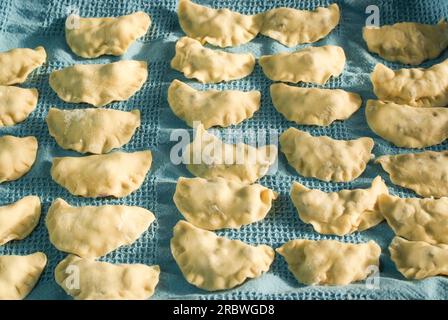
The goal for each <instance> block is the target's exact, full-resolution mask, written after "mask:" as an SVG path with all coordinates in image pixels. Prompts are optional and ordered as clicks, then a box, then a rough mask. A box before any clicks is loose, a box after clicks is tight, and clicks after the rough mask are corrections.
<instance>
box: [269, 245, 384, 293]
mask: <svg viewBox="0 0 448 320" xmlns="http://www.w3.org/2000/svg"><path fill="white" fill-rule="evenodd" d="M276 251H277V252H278V253H279V254H280V255H282V256H283V257H284V258H285V260H286V262H287V263H288V269H289V270H290V271H291V272H292V273H293V274H294V276H295V277H296V279H297V280H298V281H299V282H301V283H304V284H307V285H347V284H349V283H351V282H355V281H360V280H364V279H365V278H367V277H368V276H369V274H370V270H371V267H372V266H376V267H378V266H379V263H380V261H379V260H380V254H381V248H380V247H379V246H378V245H377V244H376V243H375V242H374V241H369V242H367V243H360V244H353V243H343V242H339V241H336V240H321V241H312V240H305V239H297V240H291V241H289V242H287V243H285V244H284V245H283V246H281V247H280V248H278V249H277V250H276Z"/></svg>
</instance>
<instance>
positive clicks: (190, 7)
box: [177, 0, 263, 47]
mask: <svg viewBox="0 0 448 320" xmlns="http://www.w3.org/2000/svg"><path fill="white" fill-rule="evenodd" d="M177 14H178V16H179V24H180V26H181V28H182V30H183V31H184V32H185V33H186V34H187V36H189V37H190V38H193V39H196V40H198V41H200V42H201V43H206V42H208V43H210V44H212V45H214V46H218V47H234V46H238V45H240V44H244V43H246V42H249V41H250V40H252V39H253V38H255V37H256V36H257V34H258V32H259V31H260V28H261V24H262V22H263V20H262V18H263V17H262V15H255V16H248V15H244V14H240V13H238V12H233V11H230V10H229V9H212V8H208V7H205V6H201V5H198V4H195V3H193V2H191V1H190V0H180V1H179V7H178V12H177Z"/></svg>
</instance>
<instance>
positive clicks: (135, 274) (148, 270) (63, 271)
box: [54, 255, 160, 300]
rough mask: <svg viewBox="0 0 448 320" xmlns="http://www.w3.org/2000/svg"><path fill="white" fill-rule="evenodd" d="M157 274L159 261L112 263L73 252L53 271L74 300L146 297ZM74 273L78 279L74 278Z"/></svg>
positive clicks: (152, 291) (155, 283) (152, 289)
mask: <svg viewBox="0 0 448 320" xmlns="http://www.w3.org/2000/svg"><path fill="white" fill-rule="evenodd" d="M159 275H160V268H159V266H158V265H153V266H147V265H144V264H113V263H108V262H102V261H95V260H94V259H88V258H79V257H77V256H75V255H69V256H67V257H66V258H65V259H64V260H62V261H61V262H59V264H58V265H57V266H56V269H55V271H54V276H55V279H56V282H57V283H58V284H59V285H60V286H61V288H62V289H64V291H65V292H66V293H67V294H69V295H71V296H72V297H74V298H75V299H76V300H123V299H125V300H143V299H148V298H150V297H151V296H152V295H153V294H154V290H155V288H156V286H157V284H158V283H159ZM76 276H77V277H79V278H78V279H77V280H79V281H74V279H75V278H74V277H76ZM75 284H76V285H75Z"/></svg>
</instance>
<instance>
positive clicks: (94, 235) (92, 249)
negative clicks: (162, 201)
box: [45, 198, 155, 258]
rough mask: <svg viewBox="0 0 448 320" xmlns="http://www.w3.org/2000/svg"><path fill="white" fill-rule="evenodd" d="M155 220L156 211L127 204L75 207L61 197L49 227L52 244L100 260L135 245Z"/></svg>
mask: <svg viewBox="0 0 448 320" xmlns="http://www.w3.org/2000/svg"><path fill="white" fill-rule="evenodd" d="M154 220H155V217H154V214H152V212H150V211H148V210H146V209H144V208H140V207H131V206H124V205H104V206H84V207H72V206H70V205H69V204H68V203H67V202H65V201H64V200H62V199H60V198H58V199H56V200H55V201H53V203H52V204H51V207H50V209H48V213H47V217H46V220H45V222H46V225H47V228H48V234H49V237H50V241H51V243H52V244H53V245H54V246H55V247H56V248H57V249H59V250H61V251H64V252H68V253H73V254H76V255H77V256H79V257H83V258H97V257H101V256H104V255H106V254H108V253H109V252H111V251H113V250H115V249H117V248H119V247H121V246H124V245H131V244H132V243H134V242H135V241H136V240H137V239H138V238H139V237H140V236H141V235H142V233H143V232H145V231H146V230H147V229H148V227H149V226H150V225H151V223H152V222H153V221H154Z"/></svg>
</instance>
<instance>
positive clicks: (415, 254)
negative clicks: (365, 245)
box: [389, 237, 448, 280]
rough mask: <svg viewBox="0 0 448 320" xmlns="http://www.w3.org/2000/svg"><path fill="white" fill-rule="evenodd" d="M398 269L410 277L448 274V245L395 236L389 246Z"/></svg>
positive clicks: (421, 277) (420, 277)
mask: <svg viewBox="0 0 448 320" xmlns="http://www.w3.org/2000/svg"><path fill="white" fill-rule="evenodd" d="M389 251H390V256H391V258H392V260H393V262H394V263H395V266H396V267H397V269H398V271H400V272H401V274H403V275H404V276H405V277H406V278H408V279H416V280H420V279H424V278H428V277H433V276H437V275H441V276H448V245H446V244H429V243H426V242H424V241H408V240H406V239H403V238H400V237H395V238H394V239H393V240H392V242H391V244H390V246H389Z"/></svg>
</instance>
